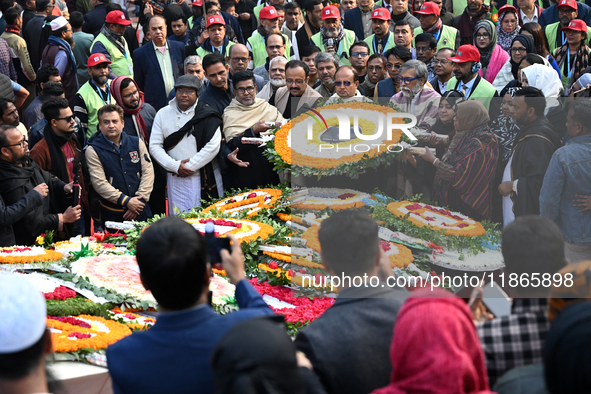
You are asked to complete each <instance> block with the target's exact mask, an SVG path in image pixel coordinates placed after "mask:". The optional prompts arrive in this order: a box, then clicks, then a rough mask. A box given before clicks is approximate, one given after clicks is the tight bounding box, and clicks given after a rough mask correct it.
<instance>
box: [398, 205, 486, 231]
mask: <svg viewBox="0 0 591 394" xmlns="http://www.w3.org/2000/svg"><path fill="white" fill-rule="evenodd" d="M388 210H389V211H390V212H392V213H393V214H394V215H396V216H398V217H400V218H402V219H405V220H409V221H410V222H411V223H413V224H415V225H416V226H419V227H425V226H431V227H432V228H433V229H434V230H436V231H439V232H440V233H443V234H446V235H459V236H465V237H475V236H480V235H484V234H485V233H486V230H485V229H484V227H483V226H482V224H481V223H480V222H477V221H475V220H473V219H470V218H469V217H468V216H466V215H463V214H461V213H458V212H451V211H448V210H447V209H443V208H438V207H433V206H431V205H427V204H422V203H418V202H410V201H400V202H392V203H390V204H388Z"/></svg>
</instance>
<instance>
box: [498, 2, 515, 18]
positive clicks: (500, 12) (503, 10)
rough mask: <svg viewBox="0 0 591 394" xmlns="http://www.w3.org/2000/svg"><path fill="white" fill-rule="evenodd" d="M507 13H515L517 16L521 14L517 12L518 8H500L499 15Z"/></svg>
mask: <svg viewBox="0 0 591 394" xmlns="http://www.w3.org/2000/svg"><path fill="white" fill-rule="evenodd" d="M506 11H513V12H514V13H516V14H517V15H519V13H518V12H517V8H515V7H513V6H512V5H509V4H505V5H504V6H502V7H501V8H499V12H498V14H499V15H501V14H502V13H503V12H506Z"/></svg>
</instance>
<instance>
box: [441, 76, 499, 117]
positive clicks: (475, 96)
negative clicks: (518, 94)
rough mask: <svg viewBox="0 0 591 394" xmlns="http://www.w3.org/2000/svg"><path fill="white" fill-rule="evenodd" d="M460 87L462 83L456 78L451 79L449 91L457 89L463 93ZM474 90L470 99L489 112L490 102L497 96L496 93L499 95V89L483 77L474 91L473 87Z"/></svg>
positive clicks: (448, 82) (448, 83)
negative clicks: (479, 103) (480, 104)
mask: <svg viewBox="0 0 591 394" xmlns="http://www.w3.org/2000/svg"><path fill="white" fill-rule="evenodd" d="M458 86H461V82H460V81H458V80H457V79H456V77H451V79H450V80H449V81H447V90H452V89H456V90H459V91H460V92H461V91H462V89H459V88H458ZM472 89H473V90H472V91H471V92H470V97H468V98H469V99H472V100H478V101H480V102H481V103H482V104H483V105H484V107H485V108H486V110H487V111H488V110H489V109H488V108H489V107H490V102H491V100H492V98H493V97H494V96H495V93H497V89H496V88H495V87H494V86H492V84H491V83H490V82H488V81H487V80H486V79H484V78H482V77H481V78H480V82H478V85H477V86H476V89H474V85H472Z"/></svg>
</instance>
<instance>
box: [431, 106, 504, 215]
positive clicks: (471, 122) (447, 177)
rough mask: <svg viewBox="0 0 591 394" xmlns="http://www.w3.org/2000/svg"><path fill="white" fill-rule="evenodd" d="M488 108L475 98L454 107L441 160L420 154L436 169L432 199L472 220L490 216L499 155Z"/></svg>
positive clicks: (433, 156)
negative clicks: (451, 129) (450, 135)
mask: <svg viewBox="0 0 591 394" xmlns="http://www.w3.org/2000/svg"><path fill="white" fill-rule="evenodd" d="M489 120H490V118H489V116H488V111H487V110H486V108H485V107H484V105H482V103H480V102H479V101H476V100H469V101H465V102H463V103H459V104H458V105H457V106H456V116H455V118H454V126H455V129H456V134H455V135H454V137H453V139H452V141H451V143H450V145H449V147H448V150H447V152H446V153H445V155H444V156H443V159H441V160H439V159H436V157H435V155H433V153H431V151H429V150H427V151H426V152H425V153H424V154H422V155H421V156H422V157H423V159H424V160H426V161H428V162H430V163H433V165H434V166H435V167H436V168H437V172H436V174H435V182H434V185H433V196H432V198H433V200H434V201H436V202H437V203H438V204H439V205H442V206H447V207H449V208H450V209H451V210H453V211H458V212H460V213H463V214H464V215H468V216H469V217H471V218H473V219H475V220H483V219H491V217H492V201H491V198H492V183H493V179H494V175H495V169H496V166H497V160H498V157H499V144H498V142H497V138H496V137H495V135H494V134H493V133H492V132H491V131H490V128H489V127H488V125H487V123H488V121H489Z"/></svg>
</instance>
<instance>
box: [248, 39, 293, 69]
mask: <svg viewBox="0 0 591 394" xmlns="http://www.w3.org/2000/svg"><path fill="white" fill-rule="evenodd" d="M281 35H282V36H283V37H284V38H285V58H286V59H287V60H288V61H289V60H290V53H291V44H290V41H289V38H288V37H287V36H286V35H285V34H283V33H281ZM247 42H248V43H249V44H250V48H251V49H252V61H253V63H254V67H255V68H256V67H258V66H262V65H263V64H265V63H266V62H267V47H266V45H265V39H264V38H263V36H261V35H260V34H259V33H256V34H253V35H252V36H250V38H249V39H248V40H247Z"/></svg>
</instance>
